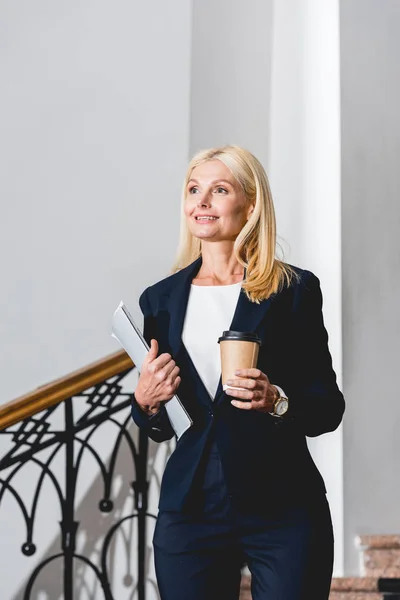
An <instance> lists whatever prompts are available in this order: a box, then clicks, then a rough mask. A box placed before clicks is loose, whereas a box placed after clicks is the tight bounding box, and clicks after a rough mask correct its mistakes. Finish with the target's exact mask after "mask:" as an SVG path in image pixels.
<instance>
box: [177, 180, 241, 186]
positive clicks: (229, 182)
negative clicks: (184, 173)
mask: <svg viewBox="0 0 400 600" xmlns="http://www.w3.org/2000/svg"><path fill="white" fill-rule="evenodd" d="M189 183H199V182H198V181H197V179H189V181H188V185H189ZM216 183H228V184H229V185H231V186H232V187H233V183H232V182H231V181H228V179H216V180H215V181H211V185H215V184H216Z"/></svg>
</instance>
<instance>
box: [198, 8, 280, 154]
mask: <svg viewBox="0 0 400 600" xmlns="http://www.w3.org/2000/svg"><path fill="white" fill-rule="evenodd" d="M272 8H273V0H267V1H266V0H247V1H246V2H241V0H194V2H193V42H192V70H191V75H192V85H191V123H190V151H191V153H192V154H194V152H196V151H198V150H201V149H203V148H211V147H212V146H222V145H224V144H238V145H240V146H243V147H245V148H248V149H249V150H250V151H251V152H253V153H254V154H255V155H256V156H257V157H258V158H259V159H260V160H261V161H263V162H265V160H266V159H267V152H268V144H267V139H268V122H269V103H270V70H271V43H272Z"/></svg>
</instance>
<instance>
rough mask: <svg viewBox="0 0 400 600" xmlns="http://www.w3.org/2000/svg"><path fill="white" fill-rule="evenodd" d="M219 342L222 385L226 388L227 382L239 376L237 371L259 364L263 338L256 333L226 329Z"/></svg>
mask: <svg viewBox="0 0 400 600" xmlns="http://www.w3.org/2000/svg"><path fill="white" fill-rule="evenodd" d="M218 343H219V346H220V353H221V373H222V386H223V389H224V390H226V388H227V387H228V386H227V384H226V382H227V381H228V380H229V379H236V378H237V375H235V371H237V370H238V369H252V368H254V367H256V366H257V360H258V351H259V349H260V346H261V340H260V338H259V337H258V335H257V334H256V333H247V332H243V331H224V332H223V334H222V336H221V337H220V338H219V339H218ZM232 387H233V386H232Z"/></svg>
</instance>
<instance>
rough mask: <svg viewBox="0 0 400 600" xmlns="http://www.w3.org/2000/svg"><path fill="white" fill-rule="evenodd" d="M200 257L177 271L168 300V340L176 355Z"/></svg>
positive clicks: (180, 343) (180, 342)
mask: <svg viewBox="0 0 400 600" xmlns="http://www.w3.org/2000/svg"><path fill="white" fill-rule="evenodd" d="M201 262H202V260H201V257H200V258H198V259H197V260H195V261H194V262H193V263H191V264H190V265H189V266H188V267H186V268H185V269H182V271H179V273H177V275H178V277H177V282H176V284H175V286H174V288H173V290H172V292H171V295H170V300H169V314H170V323H169V342H170V346H171V350H172V354H173V355H174V356H176V355H177V354H178V352H179V350H180V347H181V345H182V329H183V322H184V320H185V315H186V309H187V303H188V299H189V292H190V286H191V283H192V279H193V278H194V277H195V275H196V274H197V273H198V271H199V269H200V266H201Z"/></svg>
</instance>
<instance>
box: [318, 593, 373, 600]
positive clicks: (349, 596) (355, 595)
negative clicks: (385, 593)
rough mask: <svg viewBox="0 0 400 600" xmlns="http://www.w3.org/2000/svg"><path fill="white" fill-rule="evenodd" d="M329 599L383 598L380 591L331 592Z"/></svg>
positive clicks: (366, 599)
mask: <svg viewBox="0 0 400 600" xmlns="http://www.w3.org/2000/svg"><path fill="white" fill-rule="evenodd" d="M329 600H382V594H379V592H331V593H330V594H329Z"/></svg>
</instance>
